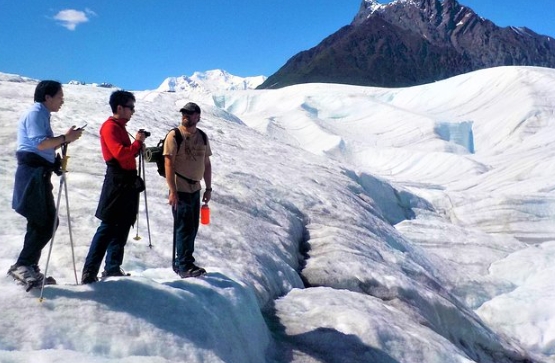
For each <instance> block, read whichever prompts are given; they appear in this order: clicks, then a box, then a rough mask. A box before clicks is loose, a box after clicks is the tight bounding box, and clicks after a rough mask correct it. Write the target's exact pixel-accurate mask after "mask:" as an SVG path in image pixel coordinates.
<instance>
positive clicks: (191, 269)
mask: <svg viewBox="0 0 555 363" xmlns="http://www.w3.org/2000/svg"><path fill="white" fill-rule="evenodd" d="M205 273H206V270H205V269H203V268H202V267H198V266H196V265H195V264H191V265H190V266H188V267H187V268H186V269H185V270H182V271H179V277H181V278H182V279H186V278H187V277H199V276H202V275H204V274H205Z"/></svg>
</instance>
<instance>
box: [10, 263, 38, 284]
mask: <svg viewBox="0 0 555 363" xmlns="http://www.w3.org/2000/svg"><path fill="white" fill-rule="evenodd" d="M8 275H10V276H11V277H13V278H14V279H15V280H18V281H20V282H23V283H26V284H33V283H36V282H37V281H38V279H37V276H36V274H35V270H34V269H33V267H32V266H23V265H19V266H18V265H13V266H11V267H10V269H9V270H8ZM43 278H44V277H43ZM41 281H42V280H41Z"/></svg>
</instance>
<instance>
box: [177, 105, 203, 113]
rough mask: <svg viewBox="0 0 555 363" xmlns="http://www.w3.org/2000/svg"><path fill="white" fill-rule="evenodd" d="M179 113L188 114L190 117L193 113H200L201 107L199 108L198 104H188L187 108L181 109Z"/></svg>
mask: <svg viewBox="0 0 555 363" xmlns="http://www.w3.org/2000/svg"><path fill="white" fill-rule="evenodd" d="M179 112H181V113H186V114H189V115H191V114H193V113H200V107H198V105H197V104H196V103H193V102H188V103H187V104H186V105H185V106H183V107H181V109H180V110H179Z"/></svg>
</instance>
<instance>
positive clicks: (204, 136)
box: [197, 128, 208, 146]
mask: <svg viewBox="0 0 555 363" xmlns="http://www.w3.org/2000/svg"><path fill="white" fill-rule="evenodd" d="M197 131H199V132H200V136H202V141H204V146H206V145H207V141H206V140H207V139H208V137H207V136H206V133H205V132H204V131H202V130H201V129H198V128H197Z"/></svg>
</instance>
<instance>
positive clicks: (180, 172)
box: [163, 102, 212, 278]
mask: <svg viewBox="0 0 555 363" xmlns="http://www.w3.org/2000/svg"><path fill="white" fill-rule="evenodd" d="M179 111H180V112H181V124H180V125H179V127H178V130H179V132H180V133H181V135H182V137H183V140H182V142H181V143H180V144H179V145H178V142H177V140H176V138H175V131H174V130H172V131H170V132H169V133H168V135H167V137H166V142H165V143H164V152H163V154H164V162H165V169H166V182H167V183H168V187H169V189H170V192H169V197H168V204H170V205H171V206H172V212H173V219H174V224H173V242H174V251H173V253H174V260H173V269H174V271H175V272H176V273H177V274H179V276H180V277H182V278H186V277H197V276H201V275H203V274H205V273H206V270H205V269H203V268H201V267H198V266H196V265H195V264H194V262H195V258H194V257H193V252H194V249H195V238H196V235H197V232H198V227H199V214H200V191H201V189H202V187H201V184H200V180H201V179H204V183H205V185H206V189H205V192H204V194H203V196H202V202H203V203H208V202H209V201H210V198H211V194H212V165H211V163H210V156H211V155H212V151H211V150H210V143H209V142H208V138H207V137H206V134H205V133H204V131H202V130H200V129H198V128H197V124H198V123H199V122H200V114H201V111H200V107H199V106H198V105H197V104H195V103H192V102H189V103H187V104H186V105H185V106H183V107H182V108H181V109H180V110H179ZM176 255H177V257H176Z"/></svg>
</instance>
